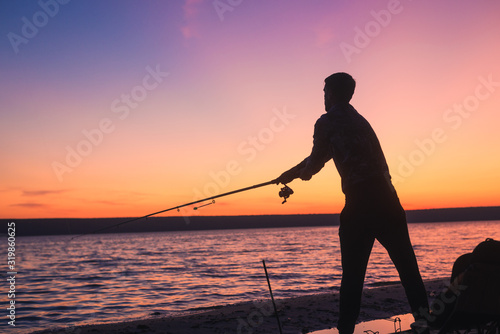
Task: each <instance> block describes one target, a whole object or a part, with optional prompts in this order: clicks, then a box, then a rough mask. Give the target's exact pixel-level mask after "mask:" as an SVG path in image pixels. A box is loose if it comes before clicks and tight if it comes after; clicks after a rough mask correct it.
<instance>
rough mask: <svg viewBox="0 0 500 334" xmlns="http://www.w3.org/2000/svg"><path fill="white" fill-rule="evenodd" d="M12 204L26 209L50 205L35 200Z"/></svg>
mask: <svg viewBox="0 0 500 334" xmlns="http://www.w3.org/2000/svg"><path fill="white" fill-rule="evenodd" d="M10 206H15V207H21V208H25V209H39V208H47V207H48V205H47V204H42V203H34V202H26V203H16V204H11V205H10Z"/></svg>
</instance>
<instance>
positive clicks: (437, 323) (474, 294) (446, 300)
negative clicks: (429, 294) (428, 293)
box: [429, 239, 500, 334]
mask: <svg viewBox="0 0 500 334" xmlns="http://www.w3.org/2000/svg"><path fill="white" fill-rule="evenodd" d="M429 319H430V320H431V322H430V325H431V327H434V328H438V329H440V333H441V334H442V333H449V332H453V331H458V330H468V331H470V330H477V332H478V333H498V331H500V241H496V240H493V239H486V241H483V242H481V243H480V244H478V245H477V246H476V247H475V248H474V250H473V251H472V252H471V253H467V254H463V255H461V256H459V257H458V258H457V260H456V261H455V263H454V265H453V269H452V274H451V285H450V286H449V287H448V289H446V290H445V291H443V292H442V293H441V294H440V295H439V296H438V298H436V300H434V302H433V303H432V305H431V313H430V317H429ZM495 329H496V331H495Z"/></svg>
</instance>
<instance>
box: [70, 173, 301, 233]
mask: <svg viewBox="0 0 500 334" xmlns="http://www.w3.org/2000/svg"><path fill="white" fill-rule="evenodd" d="M270 184H279V182H278V181H276V180H272V181H268V182H264V183H259V184H256V185H253V186H250V187H246V188H241V189H238V190H233V191H230V192H227V193H223V194H220V195H215V196H211V197H207V198H204V199H200V200H197V201H194V202H190V203H186V204H182V205H178V206H174V207H173V208H169V209H165V210H161V211H158V212H153V213H150V214H148V215H145V216H142V217H137V218H132V219H129V220H126V221H123V222H121V223H118V224H114V225H111V226H106V227H103V228H100V229H97V230H95V231H92V232H87V233H83V234H79V235H77V236H74V237H73V238H71V239H70V241H72V240H74V239H76V238H79V237H82V236H84V235H88V234H94V233H99V232H102V231H105V230H108V229H110V228H113V227H118V226H120V225H123V224H128V223H131V222H134V221H137V220H140V219H144V218H148V217H151V216H155V215H157V214H160V213H163V212H167V211H171V210H179V209H180V208H183V207H185V206H189V205H193V204H197V203H201V202H205V201H210V200H212V202H210V203H208V204H204V205H200V206H198V207H194V210H198V208H201V207H204V206H207V205H210V204H214V203H215V199H216V198H219V197H223V196H228V195H232V194H236V193H240V192H243V191H247V190H251V189H256V188H260V187H264V186H268V185H270ZM292 194H293V190H292V189H291V188H290V187H288V186H287V185H286V184H284V187H283V188H281V190H280V192H279V193H278V195H279V196H280V197H283V199H284V200H283V202H282V203H281V204H285V203H286V200H287V198H288V197H290V195H292Z"/></svg>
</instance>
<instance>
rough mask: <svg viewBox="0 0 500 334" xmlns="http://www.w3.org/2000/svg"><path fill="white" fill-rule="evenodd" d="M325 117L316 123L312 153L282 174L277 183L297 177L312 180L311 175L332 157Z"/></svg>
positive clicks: (288, 181)
mask: <svg viewBox="0 0 500 334" xmlns="http://www.w3.org/2000/svg"><path fill="white" fill-rule="evenodd" d="M325 121H326V120H325V119H323V118H320V119H318V121H317V122H316V124H315V125H314V136H313V138H314V140H313V148H312V152H311V154H310V155H309V156H308V157H307V158H305V159H304V160H302V162H301V163H299V164H298V165H296V166H295V167H292V168H291V169H289V170H287V171H286V172H284V173H283V174H281V175H280V176H279V177H278V178H277V179H276V183H283V184H286V183H290V182H292V181H293V180H295V179H297V178H301V179H302V180H305V181H306V180H310V179H311V177H312V176H313V175H314V174H316V173H317V172H319V171H320V170H321V169H322V168H323V166H324V165H325V163H326V162H327V161H328V160H330V159H331V153H330V146H329V141H330V138H329V135H328V132H327V130H328V128H327V126H328V123H327V122H325Z"/></svg>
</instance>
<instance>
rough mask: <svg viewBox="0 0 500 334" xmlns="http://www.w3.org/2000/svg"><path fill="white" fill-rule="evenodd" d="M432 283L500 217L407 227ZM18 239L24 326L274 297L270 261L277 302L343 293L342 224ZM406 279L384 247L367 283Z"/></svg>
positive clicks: (498, 234)
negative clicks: (312, 294)
mask: <svg viewBox="0 0 500 334" xmlns="http://www.w3.org/2000/svg"><path fill="white" fill-rule="evenodd" d="M409 230H410V236H411V239H412V242H413V245H414V249H415V253H416V255H417V259H418V262H419V266H420V270H421V273H422V276H423V278H424V279H435V278H446V277H449V275H450V272H451V267H452V264H453V262H454V260H455V259H456V258H457V257H458V256H459V255H461V254H463V253H466V252H470V251H472V249H473V248H474V246H475V245H477V244H478V243H479V242H481V241H483V240H484V239H485V238H487V237H491V238H495V239H500V221H495V222H461V223H425V224H424V223H422V224H410V225H409ZM68 239H69V238H68V236H42V237H20V238H19V252H18V253H19V256H18V262H19V264H18V266H19V272H20V273H22V274H21V276H22V279H20V280H19V285H18V290H19V296H18V301H19V325H21V326H22V327H24V328H28V327H29V328H30V330H33V329H37V328H46V327H48V326H54V325H74V324H80V323H85V322H99V321H110V320H121V319H123V318H136V317H143V316H147V315H150V314H153V313H155V312H159V313H161V314H165V313H179V312H185V311H188V310H196V309H203V308H206V307H211V306H214V305H223V304H229V303H236V302H241V301H251V300H256V299H268V298H269V292H268V288H267V283H266V279H265V275H264V270H263V267H262V259H265V260H266V264H267V267H268V271H269V275H270V279H271V283H272V287H273V291H274V294H275V297H276V298H284V297H291V296H297V295H303V294H311V293H321V292H328V291H337V290H338V288H339V285H340V278H341V268H340V249H339V241H338V227H336V226H335V227H310V228H283V229H248V230H219V231H197V232H165V233H143V234H103V235H92V236H87V237H83V238H80V239H76V240H74V241H73V242H71V243H68ZM391 281H398V276H397V272H396V270H395V269H394V266H393V265H392V263H391V262H390V259H389V257H388V255H387V253H386V252H385V250H384V249H383V248H382V246H380V244H378V243H377V242H376V243H375V246H374V248H373V251H372V255H371V258H370V262H369V264H368V269H367V275H366V281H365V283H366V286H368V287H369V286H372V285H378V284H380V283H381V282H391Z"/></svg>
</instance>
